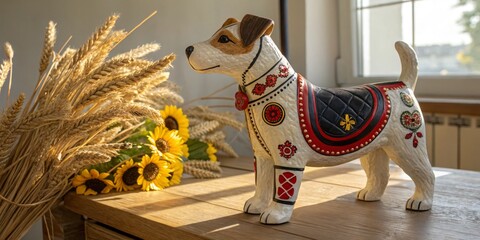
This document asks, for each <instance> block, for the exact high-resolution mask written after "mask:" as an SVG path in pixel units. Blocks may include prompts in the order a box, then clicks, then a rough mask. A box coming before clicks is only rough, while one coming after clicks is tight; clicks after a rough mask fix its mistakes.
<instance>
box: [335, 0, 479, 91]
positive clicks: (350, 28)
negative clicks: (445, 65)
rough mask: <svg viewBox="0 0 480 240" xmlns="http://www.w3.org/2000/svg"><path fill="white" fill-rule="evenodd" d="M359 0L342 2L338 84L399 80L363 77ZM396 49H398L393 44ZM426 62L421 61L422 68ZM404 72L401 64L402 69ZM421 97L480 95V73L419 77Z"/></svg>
mask: <svg viewBox="0 0 480 240" xmlns="http://www.w3.org/2000/svg"><path fill="white" fill-rule="evenodd" d="M356 6H357V1H356V0H341V1H339V6H338V7H339V14H338V16H339V42H340V44H339V48H340V49H339V56H340V57H339V58H338V59H337V64H336V66H337V69H336V70H337V71H336V72H337V84H338V85H339V86H353V85H359V84H367V83H372V82H383V81H396V80H398V77H395V76H385V77H377V76H372V77H363V76H359V69H358V65H359V64H358V61H359V58H358V52H359V44H360V43H359V41H358V37H357V30H358V29H357V26H358V25H357V17H356V16H357V7H356ZM392 51H395V48H394V43H392ZM421 67H422V63H421V62H419V68H421ZM398 75H400V66H399V72H398ZM415 92H416V95H417V97H441V98H445V97H446V98H468V99H470V98H475V99H478V98H480V75H450V76H419V78H418V81H417V87H416V89H415Z"/></svg>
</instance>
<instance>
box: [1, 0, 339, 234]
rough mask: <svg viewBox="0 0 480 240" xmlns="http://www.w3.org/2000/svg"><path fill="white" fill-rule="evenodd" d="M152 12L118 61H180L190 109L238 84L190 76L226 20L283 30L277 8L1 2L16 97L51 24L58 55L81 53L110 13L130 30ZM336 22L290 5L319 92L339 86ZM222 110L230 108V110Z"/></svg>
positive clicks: (169, 0) (298, 57)
mask: <svg viewBox="0 0 480 240" xmlns="http://www.w3.org/2000/svg"><path fill="white" fill-rule="evenodd" d="M154 10H157V11H158V13H157V14H156V15H155V16H154V17H153V18H152V19H150V20H149V21H148V22H147V23H145V24H144V25H143V26H142V27H141V28H140V29H138V30H137V31H136V32H134V33H133V34H132V35H131V36H129V38H128V39H127V40H125V41H124V42H123V43H122V44H120V45H119V46H118V49H117V50H116V51H115V52H114V53H119V52H123V51H126V50H129V49H131V48H134V47H136V46H137V45H140V44H143V43H149V42H157V43H160V44H161V45H162V49H161V50H160V52H159V53H157V54H156V55H154V56H153V57H155V58H159V57H163V56H164V55H166V54H168V53H171V52H173V53H176V54H177V60H176V61H175V62H174V64H173V65H174V68H173V69H171V70H170V72H171V75H170V80H171V81H174V82H176V83H178V84H179V85H180V86H181V87H182V92H181V94H182V96H183V97H184V98H185V100H186V101H188V100H191V99H195V98H198V97H201V96H205V95H207V94H208V93H210V92H212V91H213V90H215V89H218V88H220V87H221V86H224V85H226V84H228V83H231V82H233V80H232V79H230V78H229V77H227V76H223V75H202V74H198V73H195V72H194V71H193V70H191V69H190V67H189V66H188V64H187V61H186V57H185V56H184V55H185V54H184V49H185V48H186V47H187V46H189V45H190V44H192V43H195V42H198V41H203V40H205V39H207V38H209V37H210V36H211V35H212V34H213V32H214V31H216V30H217V29H218V27H220V26H221V24H222V23H223V21H225V19H227V18H228V17H236V18H238V19H239V20H240V19H241V18H242V17H243V15H245V14H246V13H250V14H255V15H259V16H264V17H268V18H271V19H273V20H274V21H275V22H276V23H277V24H278V23H279V22H280V21H279V7H278V0H238V1H226V0H202V1H198V0H141V1H138V0H123V1H121V0H82V1H79V0H78V1H64V0H42V1H38V0H2V5H1V7H0V44H3V43H4V42H6V41H9V42H10V43H11V44H12V46H13V48H14V50H15V57H14V84H13V89H12V92H13V94H12V95H13V96H18V94H19V93H20V92H26V93H31V92H32V90H33V87H34V86H35V83H36V79H37V71H38V70H37V69H38V62H39V57H40V51H41V47H42V44H43V35H44V31H45V27H46V26H47V24H48V21H49V20H52V21H54V22H56V23H57V33H58V40H57V47H56V50H58V49H59V48H60V46H61V45H62V44H63V43H64V42H65V41H66V39H67V38H68V37H69V36H73V39H72V40H71V41H70V43H69V45H70V46H72V47H76V48H78V47H79V46H81V44H82V43H83V42H84V41H85V40H86V39H88V37H89V36H90V35H91V33H92V32H93V31H94V30H95V29H96V27H98V26H100V25H101V24H102V23H103V22H104V20H105V19H106V18H107V17H108V16H110V15H111V14H112V13H120V15H121V18H120V19H119V21H118V22H117V29H126V30H129V29H131V28H133V27H134V26H135V25H136V24H137V23H138V22H140V21H141V20H142V19H143V18H145V17H146V16H148V15H149V14H150V13H152V12H153V11H154ZM318 21H319V22H318ZM337 21H338V20H337V1H335V0H322V1H316V0H291V1H289V27H290V30H289V35H290V36H289V38H290V62H291V64H292V66H293V67H294V68H295V69H296V70H297V71H298V72H300V73H302V74H303V75H304V76H306V77H307V78H309V79H310V80H312V81H313V82H315V83H316V84H318V85H321V86H332V84H333V83H334V76H335V69H334V65H333V64H334V62H335V59H336V57H337V55H338V50H337V44H336V42H337V41H338V34H337ZM317 22H318V23H317ZM306 36H307V37H308V40H307V39H306ZM272 37H273V39H274V40H275V41H276V42H277V43H279V28H276V29H275V30H274V33H273V35H272ZM0 58H3V54H0ZM236 90H237V88H236V87H232V88H230V89H229V90H228V91H227V92H226V93H225V94H226V96H233V95H234V93H235V92H236ZM5 94H6V90H5V88H4V89H3V90H2V93H1V95H0V109H3V105H4V104H5V99H6V98H5ZM27 96H28V95H27ZM223 104H232V106H233V102H227V103H225V102H224V103H223ZM229 110H231V111H235V110H234V109H233V108H232V109H229ZM237 140H238V141H237V142H235V147H236V149H237V151H239V152H240V154H241V155H247V156H249V155H251V150H250V148H249V146H248V145H249V143H248V138H247V137H246V135H245V134H242V135H241V136H240V138H237ZM38 234H39V233H38ZM35 235H36V234H33V236H35ZM29 239H35V238H29Z"/></svg>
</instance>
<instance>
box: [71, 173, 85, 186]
mask: <svg viewBox="0 0 480 240" xmlns="http://www.w3.org/2000/svg"><path fill="white" fill-rule="evenodd" d="M85 181H86V179H85V178H84V177H82V176H81V175H77V176H75V177H74V178H73V180H72V186H74V187H78V186H80V185H82V184H84V183H85Z"/></svg>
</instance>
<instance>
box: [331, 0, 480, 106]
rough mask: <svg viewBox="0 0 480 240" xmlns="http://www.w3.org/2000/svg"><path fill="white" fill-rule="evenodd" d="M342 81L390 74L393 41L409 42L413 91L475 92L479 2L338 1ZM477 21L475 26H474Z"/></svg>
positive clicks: (479, 78) (393, 73) (395, 64)
mask: <svg viewBox="0 0 480 240" xmlns="http://www.w3.org/2000/svg"><path fill="white" fill-rule="evenodd" d="M339 7H340V14H339V15H340V39H341V44H340V46H341V48H340V55H341V58H340V60H339V61H338V65H337V70H338V74H337V76H338V80H339V82H340V83H341V85H356V84H358V83H365V82H372V81H383V80H395V79H396V78H397V77H398V76H399V73H400V70H401V69H400V61H399V58H398V55H397V53H396V51H395V49H394V46H393V44H394V42H395V41H398V40H402V41H404V42H407V43H409V44H411V45H412V46H414V48H415V50H416V52H417V57H418V59H419V76H420V77H419V82H418V89H417V90H416V92H417V94H418V92H420V95H423V96H442V97H445V96H454V97H477V98H478V97H479V96H480V11H479V9H480V2H479V1H476V0H403V1H400V0H350V1H348V0H347V1H340V4H339ZM477 24H478V27H477Z"/></svg>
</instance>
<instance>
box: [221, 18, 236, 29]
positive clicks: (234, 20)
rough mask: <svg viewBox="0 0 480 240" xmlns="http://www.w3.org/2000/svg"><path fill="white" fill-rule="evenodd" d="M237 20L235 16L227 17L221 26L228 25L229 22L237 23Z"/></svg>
mask: <svg viewBox="0 0 480 240" xmlns="http://www.w3.org/2000/svg"><path fill="white" fill-rule="evenodd" d="M237 22H238V20H237V19H236V18H229V19H227V20H225V22H224V23H223V25H222V28H223V27H225V26H228V25H230V24H233V23H237Z"/></svg>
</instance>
